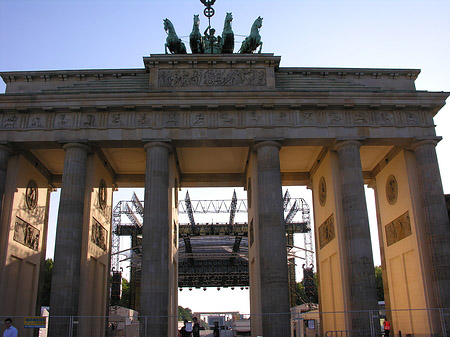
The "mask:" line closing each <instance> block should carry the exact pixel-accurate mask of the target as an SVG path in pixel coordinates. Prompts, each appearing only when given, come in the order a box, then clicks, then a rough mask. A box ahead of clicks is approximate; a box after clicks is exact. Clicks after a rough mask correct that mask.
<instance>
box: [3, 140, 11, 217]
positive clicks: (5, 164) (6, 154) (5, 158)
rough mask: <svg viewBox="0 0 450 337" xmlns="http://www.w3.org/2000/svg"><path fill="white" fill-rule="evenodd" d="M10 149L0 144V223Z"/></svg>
mask: <svg viewBox="0 0 450 337" xmlns="http://www.w3.org/2000/svg"><path fill="white" fill-rule="evenodd" d="M10 154H11V149H10V148H9V147H7V146H5V145H0V223H1V219H2V214H3V195H4V194H5V186H6V169H7V168H8V159H9V155H10Z"/></svg>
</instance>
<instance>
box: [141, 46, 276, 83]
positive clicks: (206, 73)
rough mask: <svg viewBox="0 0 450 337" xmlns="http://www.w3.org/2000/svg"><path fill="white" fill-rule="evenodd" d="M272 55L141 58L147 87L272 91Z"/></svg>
mask: <svg viewBox="0 0 450 337" xmlns="http://www.w3.org/2000/svg"><path fill="white" fill-rule="evenodd" d="M280 59H281V57H280V56H274V55H273V54H247V55H242V54H203V55H201V54H200V55H199V54H196V55H151V56H150V57H144V64H145V68H146V70H147V71H148V72H149V73H150V77H149V84H150V90H158V91H199V90H200V91H202V90H208V91H210V90H219V91H230V90H239V91H241V90H268V89H270V90H275V68H277V67H278V66H279V64H280Z"/></svg>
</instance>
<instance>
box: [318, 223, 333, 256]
mask: <svg viewBox="0 0 450 337" xmlns="http://www.w3.org/2000/svg"><path fill="white" fill-rule="evenodd" d="M335 236H336V234H335V231H334V215H333V214H331V215H330V217H329V218H328V219H326V220H325V222H324V223H323V224H321V225H320V226H319V245H320V249H322V248H323V247H325V246H326V245H327V244H328V243H329V242H330V241H331V240H333V239H334V238H335Z"/></svg>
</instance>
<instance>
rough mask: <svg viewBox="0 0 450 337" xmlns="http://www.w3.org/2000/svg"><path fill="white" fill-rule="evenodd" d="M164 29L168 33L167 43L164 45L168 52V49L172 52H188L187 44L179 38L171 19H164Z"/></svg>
mask: <svg viewBox="0 0 450 337" xmlns="http://www.w3.org/2000/svg"><path fill="white" fill-rule="evenodd" d="M164 30H165V31H166V33H167V38H166V44H165V45H164V46H165V51H166V54H168V52H167V49H169V51H170V52H171V53H172V54H186V46H185V45H184V43H183V41H181V39H179V38H178V35H177V33H176V32H175V28H174V27H173V24H172V22H170V20H169V19H164Z"/></svg>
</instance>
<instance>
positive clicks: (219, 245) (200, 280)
mask: <svg viewBox="0 0 450 337" xmlns="http://www.w3.org/2000/svg"><path fill="white" fill-rule="evenodd" d="M283 206H284V210H285V214H286V216H285V222H286V234H287V242H286V246H287V249H288V265H289V267H288V268H289V271H290V283H293V284H295V258H299V256H296V253H295V252H294V251H295V248H298V247H295V246H294V242H293V234H294V233H303V234H305V249H302V250H304V251H305V260H306V263H308V264H311V263H312V264H313V263H314V260H313V259H314V252H313V251H312V239H311V238H309V239H307V238H306V236H311V225H310V218H309V214H310V212H309V206H308V204H307V203H306V201H305V200H304V199H303V198H291V197H290V195H289V192H287V193H286V194H285V195H284V198H283ZM143 210H144V206H143V204H142V203H141V202H140V201H139V199H138V198H137V196H136V194H135V193H133V197H132V199H131V201H120V202H119V203H118V204H117V205H116V207H114V210H113V240H112V243H113V247H112V253H113V254H112V261H111V262H112V267H113V270H118V269H119V262H120V259H119V255H120V254H119V251H120V236H131V238H132V246H133V248H132V249H130V250H129V251H128V253H127V255H128V257H127V258H126V259H125V260H126V261H129V262H131V268H132V272H133V274H136V272H137V273H139V272H140V254H141V247H140V244H141V242H140V241H141V240H140V238H141V237H142V219H143ZM178 212H179V213H180V214H187V215H188V218H189V223H188V224H179V230H178V237H179V253H178V254H179V264H178V272H179V276H178V280H179V287H180V288H182V287H189V288H194V287H195V288H199V287H232V286H236V287H246V286H249V271H248V224H247V223H235V222H234V218H235V214H236V213H245V212H247V200H239V199H237V197H236V193H235V192H234V193H233V197H232V199H231V200H191V199H190V197H189V193H186V197H185V199H184V200H181V201H179V203H178ZM298 212H301V214H302V222H293V221H292V220H293V219H294V216H295V215H296V214H297V213H298ZM194 213H203V214H206V213H229V214H230V218H229V221H228V223H216V224H196V223H195V220H194ZM124 219H127V220H128V221H129V222H125V221H122V220H124ZM306 244H309V246H307V245H306ZM300 258H302V257H300ZM125 260H124V261H125ZM138 277H139V276H138V275H134V277H132V278H134V279H136V278H138Z"/></svg>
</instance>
